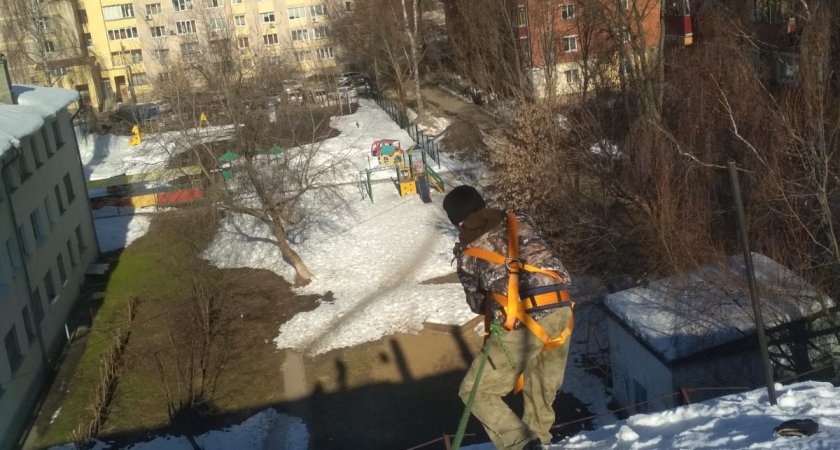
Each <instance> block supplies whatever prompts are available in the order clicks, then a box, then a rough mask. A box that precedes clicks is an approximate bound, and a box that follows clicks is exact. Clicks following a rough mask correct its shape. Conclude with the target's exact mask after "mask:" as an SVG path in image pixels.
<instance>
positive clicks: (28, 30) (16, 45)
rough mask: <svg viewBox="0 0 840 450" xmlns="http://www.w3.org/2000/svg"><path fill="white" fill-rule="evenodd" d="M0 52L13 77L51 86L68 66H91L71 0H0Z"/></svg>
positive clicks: (89, 67) (74, 5)
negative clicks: (0, 38)
mask: <svg viewBox="0 0 840 450" xmlns="http://www.w3.org/2000/svg"><path fill="white" fill-rule="evenodd" d="M0 11H2V12H0V36H2V40H0V52H5V53H6V54H7V57H8V59H9V62H10V71H11V74H12V76H13V78H15V79H17V80H21V81H25V82H28V83H38V84H45V85H47V86H53V85H55V84H56V82H57V81H58V80H59V79H60V78H61V77H62V76H63V75H65V74H66V73H67V69H68V68H70V67H81V68H83V69H84V70H92V64H91V63H92V61H91V60H90V58H89V57H88V55H87V51H86V48H85V46H84V45H82V43H81V38H82V37H81V34H80V33H81V31H80V29H79V28H78V26H77V17H76V15H77V12H76V3H75V2H74V1H72V0H58V1H55V2H46V1H38V0H0Z"/></svg>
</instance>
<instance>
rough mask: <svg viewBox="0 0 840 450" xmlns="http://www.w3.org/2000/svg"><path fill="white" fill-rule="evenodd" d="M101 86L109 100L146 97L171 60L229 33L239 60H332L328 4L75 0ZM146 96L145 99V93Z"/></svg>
mask: <svg viewBox="0 0 840 450" xmlns="http://www.w3.org/2000/svg"><path fill="white" fill-rule="evenodd" d="M81 1H82V2H83V5H84V10H83V11H82V14H81V17H82V27H83V33H84V36H85V39H86V40H87V45H88V48H89V50H90V51H91V53H92V54H93V55H95V57H96V59H97V61H99V64H100V67H101V69H102V89H103V91H104V92H105V95H113V96H114V97H115V99H116V101H129V100H136V99H137V98H138V97H139V98H141V99H146V98H148V97H151V95H150V93H151V85H152V83H153V82H154V81H155V80H157V79H166V78H167V77H168V76H169V75H170V72H169V71H170V69H169V67H170V66H171V64H172V63H173V62H176V61H180V60H182V59H184V58H188V57H190V56H191V55H195V54H198V53H200V52H203V51H206V49H211V48H212V46H213V45H214V43H216V42H221V41H223V40H234V39H235V44H236V46H235V47H236V48H237V49H238V50H239V52H240V58H241V59H242V62H243V64H245V65H246V66H248V65H249V64H252V63H253V60H254V59H255V58H263V57H285V58H288V60H290V61H297V62H298V63H300V67H301V69H302V70H303V71H305V72H307V71H308V72H311V71H315V70H319V69H324V68H327V69H328V68H332V67H335V48H334V45H333V44H332V41H331V40H330V30H329V23H328V18H327V16H328V15H327V5H326V4H325V3H323V2H321V3H318V2H313V1H311V0H310V1H305V0H143V1H126V0H81ZM149 99H150V98H149Z"/></svg>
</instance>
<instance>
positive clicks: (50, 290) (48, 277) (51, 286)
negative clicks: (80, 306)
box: [44, 269, 58, 303]
mask: <svg viewBox="0 0 840 450" xmlns="http://www.w3.org/2000/svg"><path fill="white" fill-rule="evenodd" d="M44 289H45V290H46V291H47V300H48V301H49V302H50V303H52V302H54V301H55V299H56V297H58V292H56V290H55V281H54V280H53V276H52V269H47V273H46V274H45V275H44Z"/></svg>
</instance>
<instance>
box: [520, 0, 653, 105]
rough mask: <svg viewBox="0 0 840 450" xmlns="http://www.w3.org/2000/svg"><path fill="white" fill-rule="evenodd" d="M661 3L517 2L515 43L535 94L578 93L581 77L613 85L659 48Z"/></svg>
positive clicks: (628, 0) (600, 0) (632, 0)
mask: <svg viewBox="0 0 840 450" xmlns="http://www.w3.org/2000/svg"><path fill="white" fill-rule="evenodd" d="M660 2H661V0H552V1H543V0H517V19H516V37H517V38H518V39H519V40H520V42H521V47H522V52H523V54H525V55H527V58H526V60H527V62H526V64H527V66H528V67H527V68H528V69H529V71H530V74H531V81H532V84H533V86H534V91H535V94H536V95H538V96H545V95H546V94H547V92H548V91H549V89H551V91H552V92H553V93H557V94H560V95H572V94H576V93H580V92H581V89H584V88H591V87H592V85H591V83H590V84H589V85H588V87H585V86H584V77H590V78H591V79H592V80H591V82H596V81H598V82H602V83H615V84H617V83H618V82H619V81H620V79H621V72H622V71H623V70H626V67H627V66H629V65H633V64H634V62H635V61H636V60H638V59H639V58H640V57H642V55H643V54H644V55H646V56H648V55H652V54H655V53H656V52H657V51H658V49H659V46H660V33H661V28H662V27H661V22H660V11H661V8H660V4H661V3H660Z"/></svg>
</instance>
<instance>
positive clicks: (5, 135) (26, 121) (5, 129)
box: [0, 105, 44, 155]
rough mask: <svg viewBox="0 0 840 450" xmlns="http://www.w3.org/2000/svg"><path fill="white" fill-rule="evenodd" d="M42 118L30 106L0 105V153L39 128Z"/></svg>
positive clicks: (17, 143) (18, 143)
mask: <svg viewBox="0 0 840 450" xmlns="http://www.w3.org/2000/svg"><path fill="white" fill-rule="evenodd" d="M43 125H44V119H43V117H42V116H41V114H40V112H39V111H38V110H37V109H35V108H33V107H31V106H21V105H0V155H2V154H3V153H4V152H6V150H8V149H10V148H12V147H17V146H19V145H20V140H21V139H23V138H24V137H26V136H29V135H30V134H33V133H35V132H36V131H38V130H40V129H41V127H42V126H43Z"/></svg>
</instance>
